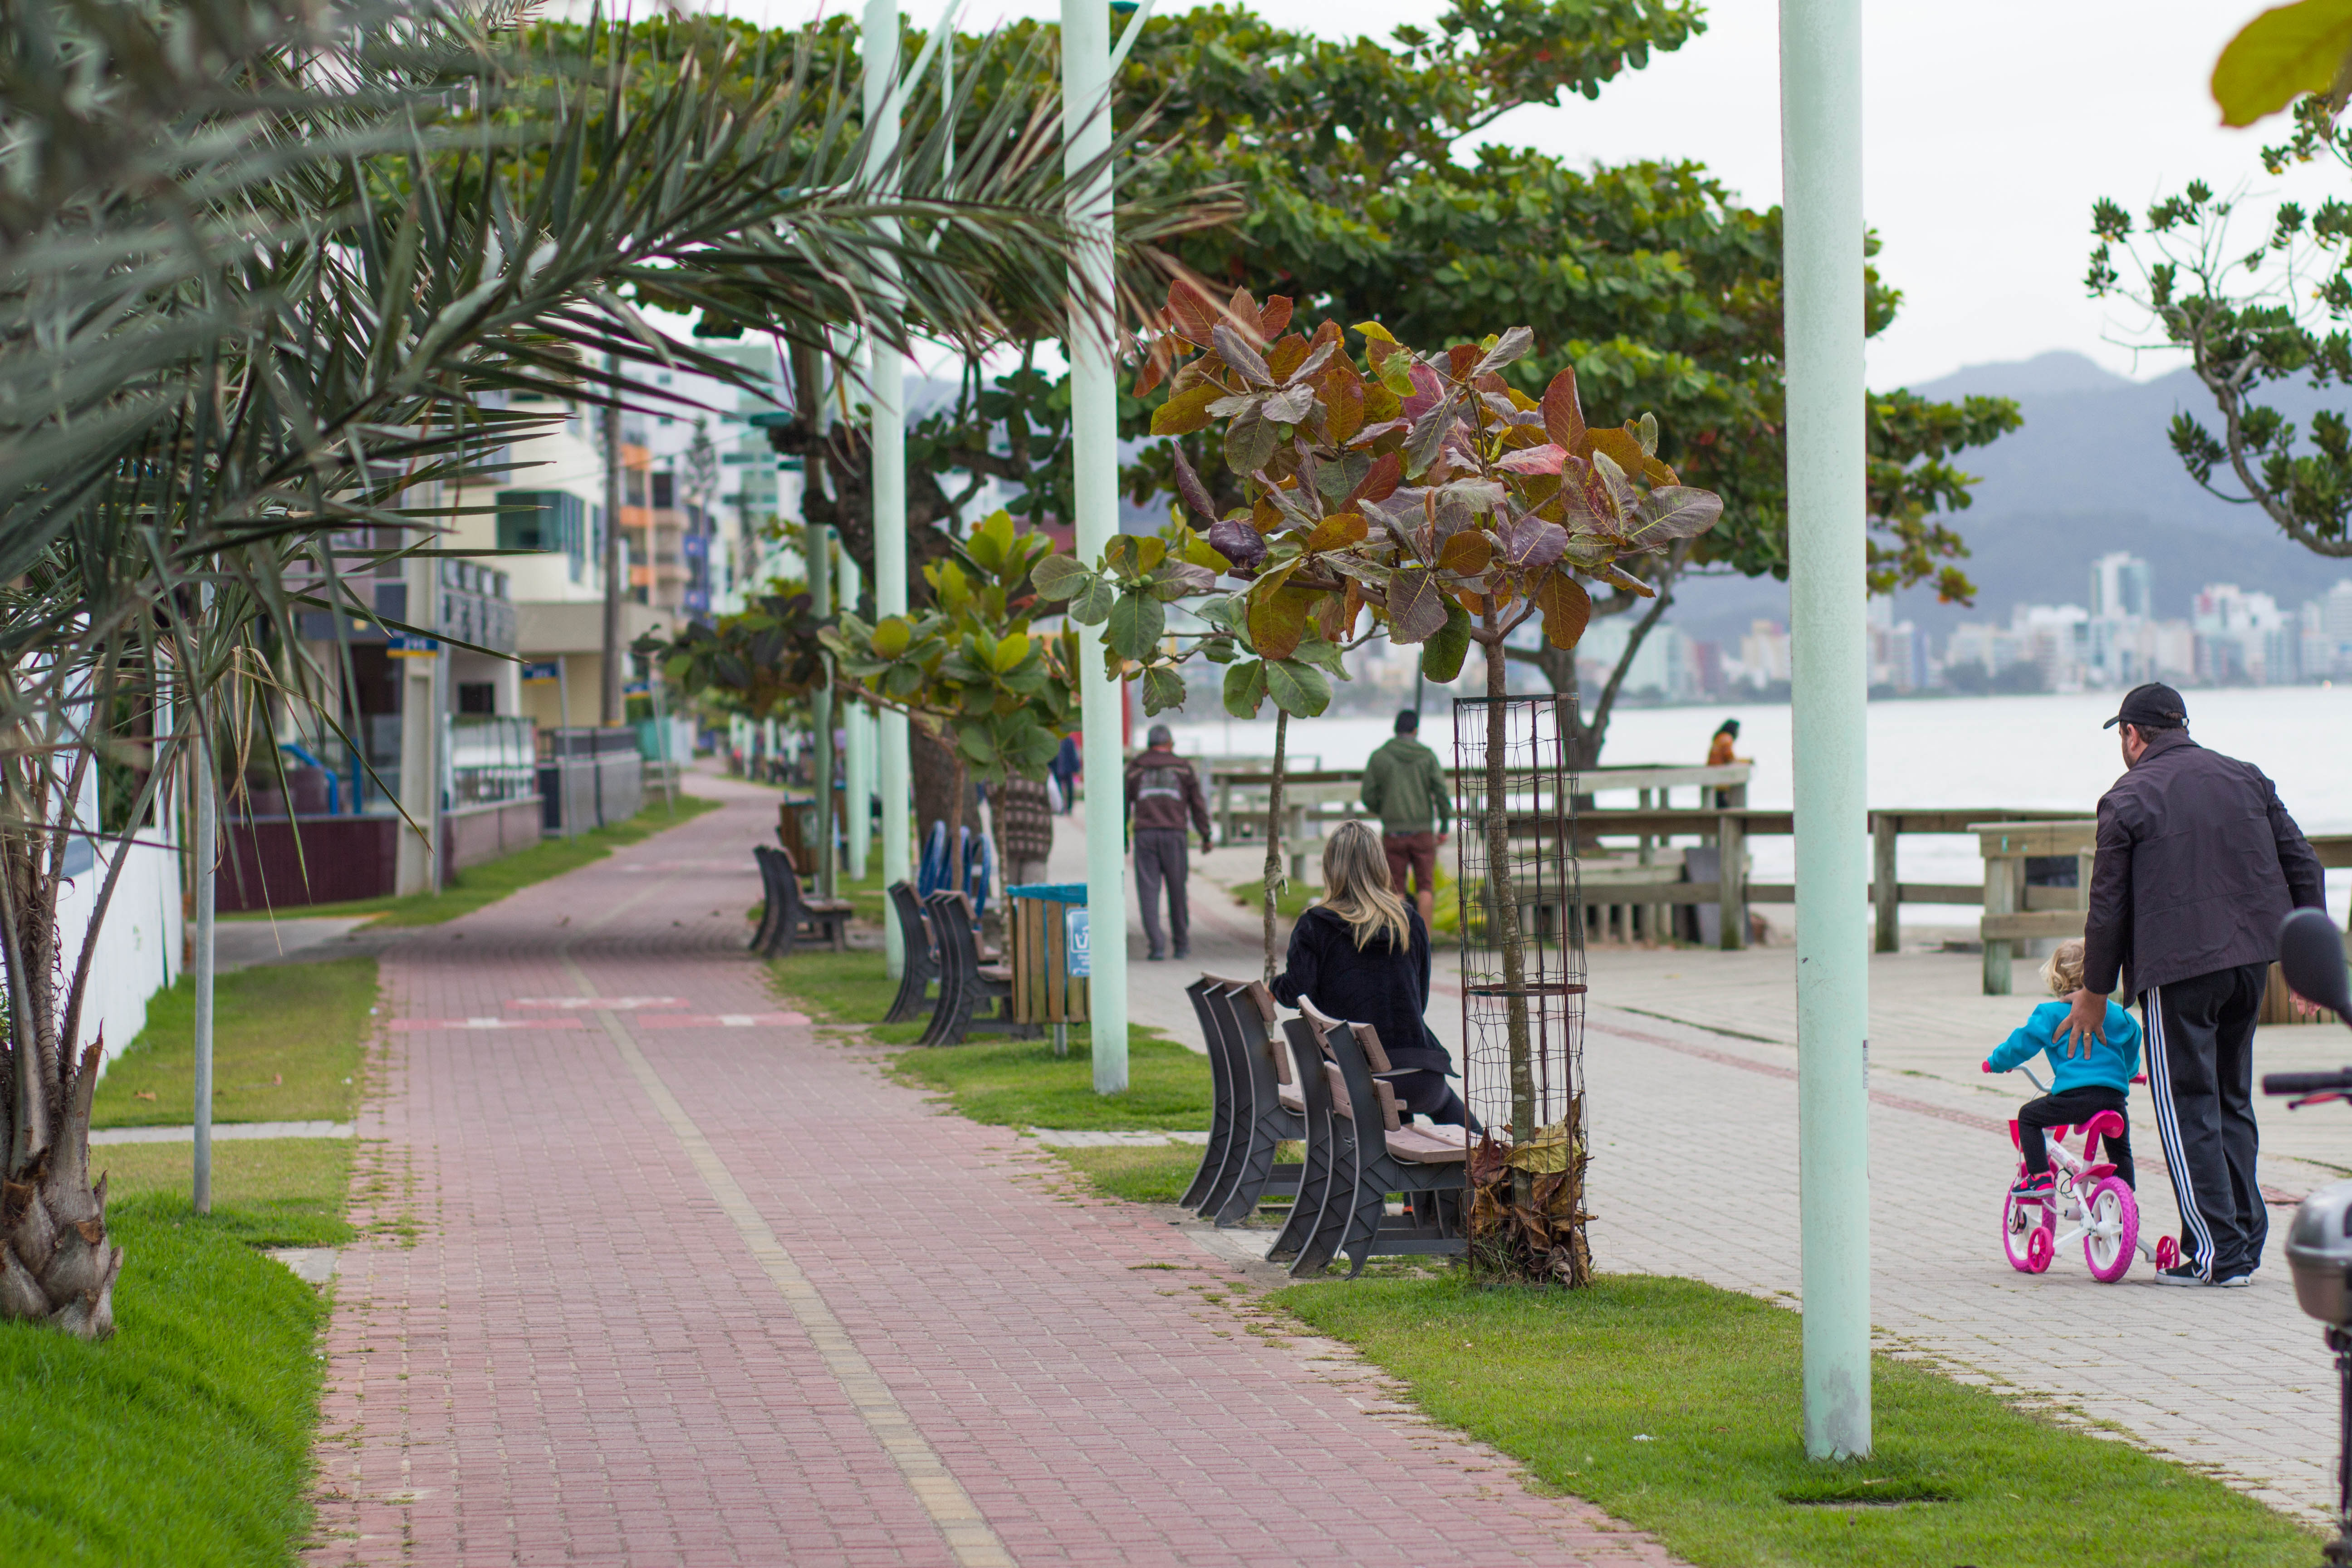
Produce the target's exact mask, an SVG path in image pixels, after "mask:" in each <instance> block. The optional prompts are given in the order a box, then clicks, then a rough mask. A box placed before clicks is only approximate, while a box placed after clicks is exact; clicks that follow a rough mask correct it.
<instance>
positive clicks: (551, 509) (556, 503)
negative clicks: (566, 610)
mask: <svg viewBox="0 0 2352 1568" xmlns="http://www.w3.org/2000/svg"><path fill="white" fill-rule="evenodd" d="M588 521H589V520H588V508H587V506H586V504H585V503H584V502H583V501H582V500H581V499H580V498H579V497H578V496H576V495H573V494H572V492H571V491H570V490H500V491H499V549H501V550H543V551H547V552H555V551H562V552H563V553H564V554H565V555H567V556H569V557H571V561H572V581H574V582H577V581H579V579H580V572H581V568H582V566H583V564H585V563H586V561H587V557H588Z"/></svg>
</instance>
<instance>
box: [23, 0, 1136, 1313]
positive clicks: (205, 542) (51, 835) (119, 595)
mask: <svg viewBox="0 0 2352 1568" xmlns="http://www.w3.org/2000/svg"><path fill="white" fill-rule="evenodd" d="M434 4H435V0H415V3H413V4H408V5H375V4H372V3H365V0H354V3H352V4H347V5H340V6H339V5H328V6H326V7H323V8H321V7H320V6H317V5H307V4H303V3H301V0H260V3H259V4H255V5H242V6H236V7H214V6H208V5H199V4H195V3H194V0H139V3H127V0H79V3H75V4H64V3H60V0H0V132H5V134H0V963H5V972H6V992H5V1001H6V1019H5V1027H6V1039H5V1045H0V1173H5V1177H6V1178H7V1184H6V1186H5V1202H0V1318H37V1319H44V1320H47V1321H51V1322H54V1323H56V1324H57V1325H58V1326H59V1327H61V1328H64V1329H66V1330H68V1331H71V1332H74V1333H78V1334H81V1335H84V1336H87V1337H97V1336H101V1335H103V1334H106V1333H107V1332H109V1331H110V1330H111V1326H112V1309H111V1291H112V1287H113V1283H114V1280H115V1278H116V1276H117V1273H118V1271H119V1270H120V1268H121V1258H122V1255H121V1250H120V1249H119V1248H113V1247H110V1245H109V1243H108V1241H107V1237H106V1225H105V1190H104V1182H103V1179H102V1178H101V1179H100V1182H99V1183H97V1184H95V1185H93V1184H92V1183H91V1182H90V1180H89V1154H88V1129H89V1107H90V1098H91V1093H92V1090H93V1089H94V1087H95V1084H96V1079H97V1074H98V1068H99V1065H100V1060H101V1050H102V1047H100V1046H99V1045H96V1044H93V1045H91V1046H90V1047H89V1048H87V1049H83V1048H81V1047H80V1038H81V1032H82V1031H81V1020H80V1016H81V1012H82V1008H83V1005H84V1003H85V1000H86V997H87V994H88V989H89V980H90V963H91V955H92V952H94V950H95V942H94V940H93V939H94V936H95V931H96V928H97V924H98V922H99V921H102V920H103V919H104V916H105V911H106V908H107V905H108V903H109V901H110V899H111V897H112V894H113V890H114V889H115V887H116V885H117V883H118V881H119V879H120V877H121V869H122V867H123V866H124V864H125V863H126V861H127V859H128V858H129V857H128V856H127V855H126V854H125V853H124V851H125V850H126V849H127V848H128V847H130V846H131V844H132V843H133V842H134V841H135V840H136V838H137V836H138V834H139V833H140V832H141V831H142V829H141V827H140V826H138V825H139V824H141V823H142V822H144V821H146V820H147V819H148V818H149V817H150V816H151V815H152V812H153V810H154V808H155V806H156V805H157V804H158V802H159V801H160V800H161V799H162V798H163V795H164V793H165V791H166V787H167V784H169V783H170V781H172V780H173V779H175V778H178V777H182V776H184V774H185V773H186V763H187V761H188V759H189V758H190V757H191V756H192V755H198V756H200V755H203V754H204V753H203V752H202V751H201V750H199V746H200V742H201V743H202V744H204V745H208V746H210V747H211V748H212V749H213V754H215V755H224V754H233V753H235V752H238V751H240V750H241V749H242V748H243V747H244V745H245V744H247V740H248V738H249V737H250V736H251V735H253V734H255V733H263V734H264V735H265V744H266V731H267V728H268V716H267V715H268V708H269V706H270V705H272V704H276V705H280V706H283V705H287V704H293V705H298V706H302V707H305V708H307V709H308V710H310V711H312V712H316V713H318V714H319V716H320V719H321V720H322V721H324V722H326V723H327V724H329V725H330V726H332V725H333V724H334V723H335V715H334V714H333V713H332V712H331V711H328V710H327V709H326V707H325V706H324V704H325V696H324V693H325V691H326V690H327V683H326V681H325V679H324V675H325V673H326V672H324V671H322V670H320V669H319V668H313V667H312V666H310V664H309V663H308V662H307V661H306V660H305V658H303V657H302V655H301V653H300V651H299V644H300V639H299V632H298V620H297V617H298V616H299V615H300V614H301V613H302V612H303V611H305V610H317V609H330V608H333V609H341V608H350V609H353V610H357V611H360V612H362V613H363V614H369V615H373V606H372V605H369V604H366V603H364V602H363V601H362V600H361V599H360V597H359V595H358V594H357V593H356V592H355V591H354V590H353V588H352V586H351V585H349V584H346V583H345V581H344V574H345V573H346V571H348V570H350V569H351V568H352V566H353V565H354V564H356V563H361V562H374V561H378V560H381V559H383V558H384V557H385V556H386V555H389V554H409V553H415V552H434V551H435V550H436V544H435V540H436V537H437V533H438V524H437V523H436V515H437V513H436V508H437V507H438V506H440V504H441V502H440V500H439V497H440V483H441V481H442V480H443V479H444V478H445V477H454V475H455V474H456V473H457V471H458V470H459V468H460V467H461V466H462V464H463V463H464V460H465V456H466V453H467V450H468V449H469V448H470V449H474V450H478V448H479V447H480V446H481V445H483V444H484V443H485V441H490V442H496V441H499V440H504V439H511V438H513V437H515V436H517V435H521V434H528V433H529V431H530V429H531V428H533V427H534V426H535V424H536V421H537V416H531V415H529V414H527V413H524V412H522V411H520V410H516V409H511V408H509V407H507V406H505V405H504V401H505V400H504V398H503V397H502V396H501V395H502V394H506V393H511V392H519V391H536V392H552V393H555V394H556V395H559V396H565V397H580V396H586V397H588V398H590V399H591V400H596V399H612V398H617V397H620V396H623V395H629V394H625V393H624V391H623V390H622V389H623V387H624V386H625V384H626V382H625V375H626V367H628V366H631V365H648V364H655V363H660V364H667V365H677V366H682V367H684V368H687V369H690V370H697V371H702V372H705V373H708V374H712V375H716V376H719V377H722V378H730V379H735V378H740V374H741V373H740V372H739V371H738V370H737V369H736V367H734V366H733V365H732V364H731V363H729V362H727V361H724V360H721V359H719V358H717V357H716V356H713V355H710V354H708V353H703V352H701V351H699V350H698V349H696V348H695V347H694V346H692V345H691V344H688V343H681V342H675V341H672V340H670V339H668V338H666V337H664V336H663V335H662V334H660V333H658V332H656V331H654V330H652V329H651V328H650V327H649V326H648V325H647V324H646V321H644V320H643V319H642V318H641V317H640V316H639V315H638V313H637V310H636V307H635V303H634V301H636V300H645V299H657V300H661V301H663V302H667V303H674V304H677V303H682V304H685V305H688V306H693V307H700V308H705V309H709V310H723V311H725V312H727V313H729V314H730V315H731V316H733V317H735V318H737V319H739V320H748V321H752V322H754V323H756V324H758V325H760V326H761V327H763V328H764V329H766V330H769V331H773V332H776V333H777V334H779V335H780V336H782V337H783V338H785V339H787V340H790V341H791V342H795V343H801V344H807V345H812V346H814V347H817V348H819V349H823V350H828V351H829V349H830V341H831V340H830V336H829V334H828V331H827V329H828V328H830V327H834V326H837V325H842V324H856V323H865V324H867V325H868V326H869V327H871V326H872V324H873V322H874V321H875V320H876V318H875V316H874V313H873V310H872V306H873V304H874V303H875V302H876V301H877V300H881V299H884V298H888V299H890V300H893V301H894V302H896V303H897V304H898V306H899V309H900V310H901V311H903V317H904V319H905V320H906V321H908V322H910V323H911V324H912V330H917V331H922V332H923V333H925V334H926V335H928V336H931V337H934V338H946V339H950V340H953V341H958V342H963V343H966V344H971V345H979V344H982V343H985V342H989V341H991V340H992V339H994V338H996V337H998V336H999V335H1001V331H1002V328H1001V323H1002V322H1003V321H1004V320H1006V319H1007V318H1008V317H1010V316H1020V317H1024V318H1029V317H1034V315H1037V314H1039V313H1050V312H1054V311H1062V310H1067V309H1069V308H1070V307H1069V306H1068V305H1067V304H1066V301H1065V300H1064V290H1065V289H1066V282H1065V279H1066V271H1065V268H1066V258H1067V257H1068V256H1069V254H1070V253H1071V252H1072V250H1073V249H1075V248H1076V245H1075V241H1076V238H1077V236H1076V235H1074V234H1073V233H1072V232H1071V231H1070V230H1069V228H1068V226H1066V223H1065V222H1064V220H1063V218H1062V213H1063V205H1064V204H1063V200H1062V195H1063V188H1064V184H1065V175H1064V174H1063V171H1062V170H1061V167H1060V148H1059V145H1058V141H1057V132H1056V131H1055V127H1056V125H1057V123H1058V113H1057V110H1056V107H1055V105H1054V104H1052V103H1051V102H1050V101H1038V102H1034V103H1030V104H1026V105H1023V104H1019V103H1017V102H1015V101H1013V100H1006V101H1005V102H1004V103H1003V104H1002V105H999V106H997V107H995V108H993V109H992V110H989V111H988V112H987V113H986V114H985V115H984V116H978V117H976V118H980V119H982V120H983V121H984V125H983V134H982V135H981V136H980V137H979V138H977V139H974V138H971V136H970V135H969V133H968V134H967V137H966V139H965V140H964V142H962V144H961V146H960V148H959V149H958V153H957V156H956V158H955V159H954V161H953V172H952V174H951V175H950V174H949V173H948V172H947V170H946V167H945V163H944V160H943V159H942V158H941V156H940V152H941V149H940V147H939V146H938V145H935V144H934V143H935V142H936V140H937V139H936V138H931V139H925V140H919V141H918V142H914V143H912V144H910V145H909V146H908V147H907V148H906V149H905V150H904V151H903V152H902V153H900V154H899V155H898V157H896V158H895V159H892V160H888V161H885V162H882V163H879V164H877V167H876V168H873V169H867V168H866V163H867V153H868V149H867V146H866V138H865V136H864V134H863V131H862V128H861V127H860V126H859V125H858V124H857V123H856V119H855V116H854V114H853V112H852V106H853V105H854V104H855V102H856V93H855V91H854V90H850V89H848V88H846V87H845V84H844V83H843V82H841V81H839V80H835V79H831V78H829V77H820V76H818V75H817V74H816V73H815V72H814V68H813V67H812V63H811V62H812V58H813V56H812V53H811V51H810V50H808V49H807V48H803V49H801V50H800V51H798V52H797V53H796V54H795V55H794V56H793V57H792V58H772V59H758V60H754V61H753V62H751V63H752V66H753V68H752V69H751V71H749V72H748V73H746V72H744V71H742V70H741V69H740V68H738V67H739V66H740V62H738V61H736V60H734V59H733V58H732V57H731V55H730V52H729V51H730V49H732V48H733V47H736V46H735V45H733V44H732V43H731V42H730V38H729V37H727V36H726V35H724V34H722V33H719V32H717V31H713V30H709V29H705V28H702V27H699V26H698V24H696V23H695V22H693V21H692V20H691V19H688V20H682V21H680V22H679V23H678V24H677V26H675V27H674V28H673V29H671V31H670V33H669V34H668V36H667V39H666V41H664V42H662V43H661V44H659V45H658V46H657V47H652V48H651V49H650V50H649V49H648V48H647V47H646V46H645V45H644V44H643V41H642V40H639V42H638V44H637V46H636V47H635V49H634V50H633V49H632V48H631V47H627V46H625V45H624V44H623V43H622V42H621V40H620V37H619V35H618V34H617V32H616V30H615V29H614V28H613V27H611V26H608V25H605V24H603V23H602V22H597V23H592V24H591V25H590V26H587V27H585V28H581V29H574V30H561V29H534V30H530V31H524V30H520V29H518V28H517V27H515V26H513V25H512V22H513V18H512V16H510V15H509V14H505V13H497V14H492V15H489V16H482V15H479V14H467V13H459V12H457V11H449V10H441V9H436V8H433V7H434ZM714 63H723V64H725V65H726V66H728V68H726V69H714V68H711V66H712V65H713V64H714ZM982 76H983V73H982V71H980V70H977V69H974V70H971V71H969V72H967V73H966V78H965V79H966V80H967V81H976V80H979V79H982ZM746 80H749V81H750V82H751V84H752V85H751V87H750V88H748V89H747V88H746V87H745V86H744V82H745V81H746ZM933 118H934V120H935V121H936V122H939V123H942V124H953V123H955V121H957V119H958V118H959V116H958V115H955V114H941V115H937V116H934V117H933ZM972 118H975V117H966V118H965V123H966V125H967V127H969V126H970V124H971V122H972ZM1072 177H1075V178H1083V177H1084V175H1083V174H1080V175H1077V176H1072ZM885 290H887V295H886V293H885V292H884V291H885ZM1079 308H1081V309H1089V310H1094V309H1105V308H1108V307H1107V305H1106V303H1105V302H1102V301H1081V302H1080V305H1079ZM896 319H898V318H897V317H896V316H893V315H889V314H886V315H884V316H883V317H882V318H881V320H883V321H892V320H896ZM879 330H880V331H882V332H883V334H884V341H885V342H890V341H891V340H890V338H889V336H888V334H889V333H890V332H891V331H898V329H895V328H889V327H884V328H881V329H879ZM893 346H897V347H900V348H903V347H905V346H906V344H905V342H903V341H900V342H895V343H894V344H893ZM635 394H636V395H643V388H642V386H639V387H637V388H635ZM336 619H337V622H338V624H341V616H340V615H338V616H336ZM100 767H106V768H110V769H111V770H114V771H115V772H116V773H118V774H126V773H127V776H129V777H131V778H133V779H135V780H137V781H138V784H137V793H136V796H135V798H134V799H133V800H132V801H131V802H130V803H129V806H128V809H127V810H125V811H122V812H120V813H119V814H117V815H118V816H119V818H120V820H121V822H122V823H123V824H125V825H124V826H120V827H119V828H118V829H117V830H116V831H114V832H113V833H111V834H110V835H108V834H102V833H101V831H100V826H99V824H98V823H96V822H93V821H90V820H89V819H88V818H87V817H86V816H85V815H84V813H83V812H82V811H81V810H80V808H79V802H80V801H81V799H82V798H83V790H82V787H81V785H82V781H83V780H84V779H85V778H86V777H87V776H88V775H89V773H90V771H91V770H92V769H93V768H100ZM194 787H196V788H205V789H209V788H212V787H214V782H213V780H211V779H210V778H204V779H199V780H196V781H194ZM77 838H84V839H93V838H94V839H100V840H101V842H100V859H99V864H100V867H101V868H103V874H102V877H101V879H100V890H99V893H98V897H97V903H96V913H95V914H94V915H93V916H92V919H91V923H90V928H89V930H90V939H86V940H85V942H84V943H83V945H82V948H81V951H80V952H78V953H74V952H62V951H60V942H59V932H58V921H57V908H58V892H59V887H60V883H61V881H62V879H63V868H64V866H65V864H66V850H67V847H68V845H69V844H70V843H71V842H72V841H73V840H75V839H77Z"/></svg>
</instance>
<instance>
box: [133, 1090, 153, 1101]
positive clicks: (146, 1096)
mask: <svg viewBox="0 0 2352 1568" xmlns="http://www.w3.org/2000/svg"><path fill="white" fill-rule="evenodd" d="M154 1098H155V1097H154V1096H153V1095H152V1094H150V1093H148V1092H147V1091H146V1090H145V1089H132V1090H131V1099H133V1100H152V1099H154Z"/></svg>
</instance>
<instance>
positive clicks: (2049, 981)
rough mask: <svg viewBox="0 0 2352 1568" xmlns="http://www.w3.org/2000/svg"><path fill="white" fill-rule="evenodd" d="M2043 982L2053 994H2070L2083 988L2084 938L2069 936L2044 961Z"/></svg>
mask: <svg viewBox="0 0 2352 1568" xmlns="http://www.w3.org/2000/svg"><path fill="white" fill-rule="evenodd" d="M2042 984H2044V985H2047V986H2048V987H2050V994H2052V995H2053V996H2069V995H2072V994H2074V993H2075V992H2077V991H2080V990H2081V989H2082V988H2083V939H2082V938H2081V937H2078V936H2076V937H2068V938H2067V939H2066V940H2065V941H2064V942H2060V943H2059V944H2058V947H2057V950H2056V951H2055V952H2052V953H2051V955H2050V956H2049V957H2048V958H2045V959H2043V960H2042Z"/></svg>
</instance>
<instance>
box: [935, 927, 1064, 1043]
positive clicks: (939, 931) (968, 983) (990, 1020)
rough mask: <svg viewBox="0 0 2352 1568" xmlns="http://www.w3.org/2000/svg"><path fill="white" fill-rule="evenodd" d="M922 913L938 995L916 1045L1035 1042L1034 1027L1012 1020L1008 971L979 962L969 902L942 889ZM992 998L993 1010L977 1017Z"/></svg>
mask: <svg viewBox="0 0 2352 1568" xmlns="http://www.w3.org/2000/svg"><path fill="white" fill-rule="evenodd" d="M924 913H925V915H926V916H927V917H928V918H929V921H930V926H931V934H932V935H933V937H934V938H936V939H937V941H938V942H939V952H940V996H939V1001H938V1002H937V1003H936V1004H935V1005H933V1007H932V1008H931V1022H930V1025H929V1027H928V1028H926V1029H924V1031H923V1037H922V1038H921V1039H920V1040H919V1041H918V1042H917V1044H919V1045H925V1046H953V1045H960V1044H961V1043H962V1042H963V1041H964V1040H965V1039H966V1038H968V1037H971V1036H973V1035H1010V1036H1012V1037H1014V1038H1015V1039H1024V1040H1034V1039H1035V1038H1037V1037H1038V1036H1039V1034H1040V1031H1039V1029H1038V1027H1037V1026H1036V1025H1034V1024H1024V1023H1023V1022H1021V1021H1020V1020H1019V1019H1018V1018H1015V1017H1014V1016H1013V981H1012V977H1011V972H1010V971H1008V970H1006V969H1005V968H1004V967H1003V965H1002V964H986V963H982V962H981V954H980V933H979V931H977V930H975V929H974V926H973V923H972V917H971V901H970V900H968V899H966V898H965V897H964V895H963V894H961V893H960V892H956V891H954V890H952V889H946V888H942V889H940V890H939V891H938V892H936V893H933V894H932V895H931V896H930V897H929V899H927V900H924ZM992 998H993V999H994V1000H995V1002H996V1011H995V1012H993V1013H991V1014H986V1015H983V1014H982V1013H981V1011H980V1008H981V1005H982V1004H983V1003H985V1002H987V1001H989V1000H990V999H992Z"/></svg>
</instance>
